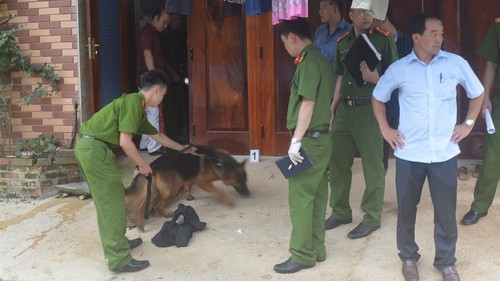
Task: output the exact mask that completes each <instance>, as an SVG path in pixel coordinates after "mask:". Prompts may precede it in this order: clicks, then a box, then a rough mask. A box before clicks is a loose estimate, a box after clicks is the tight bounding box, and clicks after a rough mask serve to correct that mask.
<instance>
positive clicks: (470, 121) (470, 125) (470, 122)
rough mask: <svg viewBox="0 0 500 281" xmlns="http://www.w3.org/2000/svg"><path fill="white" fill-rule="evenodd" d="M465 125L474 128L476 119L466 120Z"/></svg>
mask: <svg viewBox="0 0 500 281" xmlns="http://www.w3.org/2000/svg"><path fill="white" fill-rule="evenodd" d="M464 124H465V125H467V126H469V127H472V126H474V119H465V121H464Z"/></svg>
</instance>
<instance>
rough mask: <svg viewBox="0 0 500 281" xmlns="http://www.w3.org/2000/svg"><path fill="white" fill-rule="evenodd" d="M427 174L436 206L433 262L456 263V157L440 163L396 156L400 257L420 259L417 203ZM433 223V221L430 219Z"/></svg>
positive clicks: (397, 231)
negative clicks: (416, 160) (410, 159)
mask: <svg viewBox="0 0 500 281" xmlns="http://www.w3.org/2000/svg"><path fill="white" fill-rule="evenodd" d="M426 178H427V180H428V182H429V190H430V194H431V199H432V204H433V206H434V244H435V248H436V252H435V257H434V266H435V267H436V268H438V269H443V268H445V267H448V266H452V265H454V264H455V261H456V258H455V250H456V243H457V236H458V234H457V221H456V206H457V158H456V157H453V158H452V159H450V160H448V161H445V162H440V163H430V164H429V163H419V162H411V161H406V160H402V159H399V158H396V194H397V200H398V222H397V230H396V236H397V245H398V250H399V252H400V253H399V257H400V258H401V260H407V259H413V260H418V259H419V258H420V254H419V253H418V245H417V243H416V242H415V220H416V215H417V205H418V203H419V202H420V196H421V194H422V188H423V185H424V182H425V179H426ZM428 223H430V222H428Z"/></svg>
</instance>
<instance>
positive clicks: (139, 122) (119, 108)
mask: <svg viewBox="0 0 500 281" xmlns="http://www.w3.org/2000/svg"><path fill="white" fill-rule="evenodd" d="M143 103H144V95H143V94H142V93H133V94H123V95H122V96H121V97H120V98H118V99H115V100H113V101H112V102H111V103H109V104H107V105H106V106H105V107H103V108H102V109H101V110H99V111H98V112H96V113H95V114H94V115H93V116H92V117H91V118H90V119H89V120H87V121H86V122H84V123H83V124H82V127H81V129H80V133H82V134H86V135H90V136H93V137H94V138H96V139H99V140H102V141H104V142H106V143H108V144H111V145H114V146H119V144H120V132H126V133H131V134H134V135H139V134H147V135H155V134H157V133H158V130H156V129H155V127H153V125H151V124H150V123H149V122H148V120H147V118H146V114H145V112H144V108H143Z"/></svg>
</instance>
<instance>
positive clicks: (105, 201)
mask: <svg viewBox="0 0 500 281" xmlns="http://www.w3.org/2000/svg"><path fill="white" fill-rule="evenodd" d="M167 79H168V78H167V76H166V75H165V73H163V72H162V71H159V70H151V71H148V72H146V73H144V74H143V75H142V76H141V81H140V85H141V91H140V92H139V93H133V94H124V95H122V96H121V97H120V98H118V99H116V100H114V101H112V102H111V103H109V104H108V105H106V106H105V107H104V108H102V109H101V110H100V111H98V112H96V113H95V114H94V115H93V116H92V118H90V119H89V120H88V121H86V122H85V123H83V124H82V127H81V130H80V137H79V138H78V140H77V143H76V148H75V154H76V159H77V161H78V165H79V166H80V169H81V170H82V173H83V175H84V177H85V179H86V181H87V183H88V185H89V188H90V192H91V194H92V198H93V200H94V204H95V207H96V211H97V223H98V228H99V235H100V237H101V242H102V246H103V249H104V255H105V256H106V258H107V259H108V268H109V270H111V271H128V272H133V271H139V270H142V269H144V268H146V267H148V266H149V262H148V261H147V260H144V261H138V260H135V259H133V258H132V256H131V255H130V249H131V248H134V247H137V246H139V244H140V243H141V242H142V240H138V239H135V240H134V241H128V240H127V238H126V237H125V232H126V215H125V189H124V187H123V182H122V178H121V175H120V172H119V170H118V168H117V167H116V165H115V155H114V154H113V152H112V151H111V149H110V147H111V146H113V147H118V146H119V147H121V148H122V149H123V151H124V152H125V154H127V156H128V157H130V158H131V159H132V160H133V161H134V162H135V163H136V165H137V167H138V169H139V172H140V173H141V174H143V175H149V174H151V173H152V171H151V167H150V166H149V164H148V163H147V162H146V160H144V159H143V158H142V157H141V155H140V154H139V152H138V151H137V148H136V146H135V144H134V143H133V141H132V136H133V135H140V134H148V135H150V136H151V137H152V138H153V139H155V140H156V141H158V142H159V143H161V144H162V145H164V146H166V147H170V148H172V149H176V150H182V149H183V148H184V147H183V146H182V145H180V144H178V143H176V142H174V141H173V140H171V139H170V138H168V137H167V136H165V135H163V134H162V133H158V131H157V130H156V129H155V128H154V127H153V126H152V125H151V124H149V123H148V121H147V118H146V115H145V112H144V110H145V109H146V108H147V107H149V106H158V104H159V103H160V102H161V101H162V100H163V97H164V96H165V94H166V92H167ZM139 239H140V238H139Z"/></svg>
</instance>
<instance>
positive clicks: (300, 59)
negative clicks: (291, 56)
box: [293, 52, 306, 65]
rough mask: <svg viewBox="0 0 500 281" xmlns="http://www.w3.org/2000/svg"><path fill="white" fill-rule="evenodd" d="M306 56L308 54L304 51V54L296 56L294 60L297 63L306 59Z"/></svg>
mask: <svg viewBox="0 0 500 281" xmlns="http://www.w3.org/2000/svg"><path fill="white" fill-rule="evenodd" d="M305 56H306V52H303V53H302V54H300V55H298V56H296V57H295V60H294V61H293V62H294V63H295V65H297V64H299V63H301V62H302V61H303V60H304V57H305Z"/></svg>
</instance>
